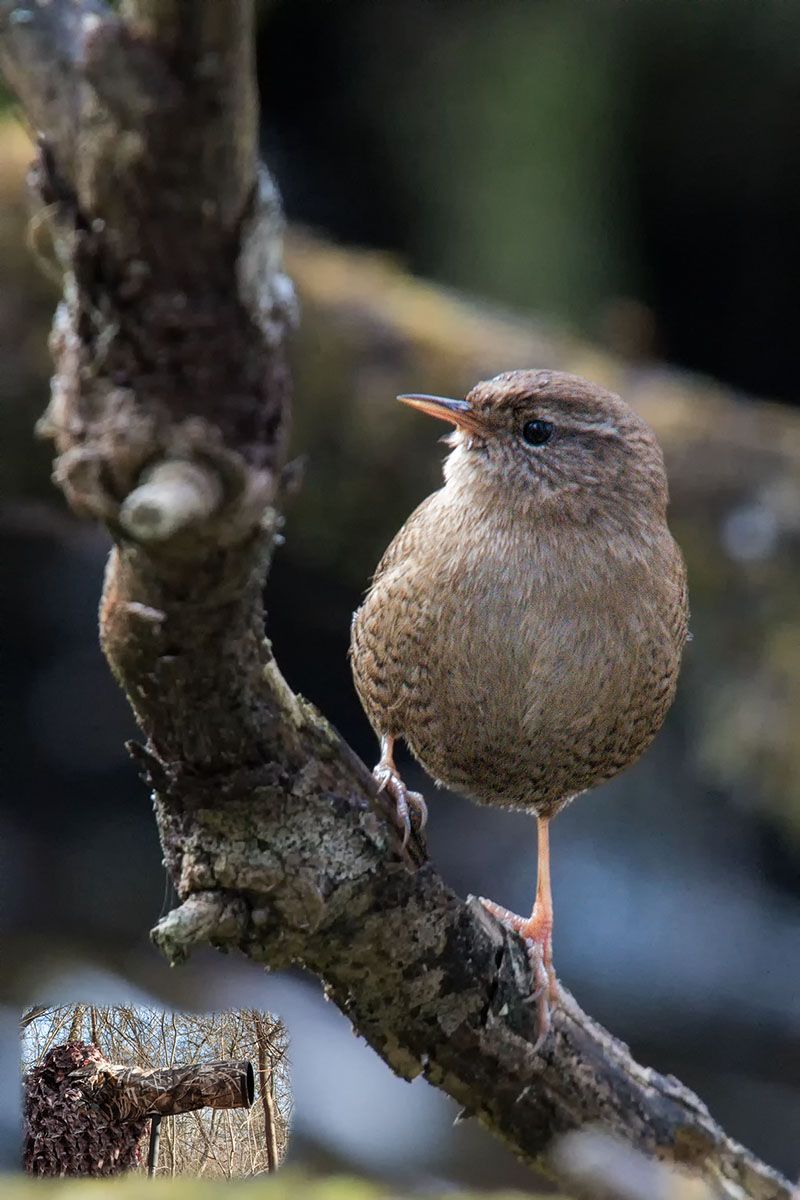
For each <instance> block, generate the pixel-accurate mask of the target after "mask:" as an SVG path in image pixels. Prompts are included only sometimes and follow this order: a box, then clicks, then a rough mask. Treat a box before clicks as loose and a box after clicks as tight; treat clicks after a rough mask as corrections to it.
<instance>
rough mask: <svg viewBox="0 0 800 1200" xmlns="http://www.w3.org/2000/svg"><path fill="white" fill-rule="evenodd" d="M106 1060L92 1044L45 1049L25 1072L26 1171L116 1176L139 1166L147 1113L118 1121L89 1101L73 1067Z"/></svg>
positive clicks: (41, 1173)
mask: <svg viewBox="0 0 800 1200" xmlns="http://www.w3.org/2000/svg"><path fill="white" fill-rule="evenodd" d="M104 1063H105V1059H104V1058H103V1055H102V1054H101V1053H100V1051H99V1050H98V1049H97V1047H96V1046H91V1045H88V1044H87V1043H85V1042H70V1043H68V1044H67V1045H65V1046H56V1047H54V1048H53V1049H52V1050H49V1051H48V1052H47V1054H46V1055H45V1057H44V1058H43V1059H42V1061H41V1063H40V1064H39V1066H37V1067H34V1068H33V1070H32V1071H30V1072H29V1073H28V1074H27V1076H26V1077H25V1100H24V1134H25V1145H24V1164H25V1170H26V1171H27V1172H28V1174H29V1175H39V1176H50V1175H98V1176H99V1175H119V1174H121V1173H122V1172H123V1171H129V1170H130V1169H131V1168H132V1167H136V1166H138V1165H139V1163H140V1162H141V1159H142V1151H141V1146H140V1142H141V1139H142V1136H143V1134H144V1133H145V1131H146V1129H147V1126H148V1121H147V1118H144V1117H142V1118H139V1119H138V1120H127V1121H120V1120H118V1119H116V1118H115V1116H113V1115H112V1114H111V1113H110V1112H109V1111H108V1110H107V1109H106V1108H105V1107H104V1106H103V1105H102V1103H99V1102H96V1101H92V1102H89V1101H87V1098H86V1095H85V1092H84V1090H83V1089H82V1088H81V1087H80V1086H78V1084H77V1082H76V1080H75V1077H74V1072H75V1071H79V1070H80V1069H81V1068H86V1067H92V1066H95V1065H97V1066H99V1065H100V1064H104Z"/></svg>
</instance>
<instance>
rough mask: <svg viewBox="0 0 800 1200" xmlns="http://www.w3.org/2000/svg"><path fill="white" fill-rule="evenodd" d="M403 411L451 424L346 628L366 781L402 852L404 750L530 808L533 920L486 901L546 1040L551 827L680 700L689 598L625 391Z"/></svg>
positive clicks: (499, 393) (426, 401)
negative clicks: (422, 490) (523, 963)
mask: <svg viewBox="0 0 800 1200" xmlns="http://www.w3.org/2000/svg"><path fill="white" fill-rule="evenodd" d="M398 398H399V399H400V400H402V401H403V402H404V403H406V404H409V405H411V406H412V407H414V408H417V409H419V410H420V411H422V412H424V413H428V414H430V415H431V416H434V417H439V418H441V419H443V420H446V421H449V422H452V424H453V426H454V427H455V428H454V430H453V432H452V433H451V434H450V435H449V436H448V438H447V439H446V440H447V441H448V443H449V445H450V447H451V450H450V453H449V454H448V456H447V459H446V461H445V466H444V479H445V482H444V486H443V487H442V488H440V489H439V490H438V491H436V492H434V493H433V494H432V495H431V496H428V498H427V499H426V500H423V502H422V504H420V506H419V507H418V508H417V509H416V510H415V511H414V512H413V513H412V514H411V516H410V517H409V518H408V520H407V521H406V523H405V524H404V525H403V527H402V528H401V530H400V532H399V533H398V534H397V536H396V537H395V538H394V540H393V541H392V542H391V544H390V545H389V547H388V549H387V550H386V552H385V554H384V555H383V558H382V559H381V561H380V563H379V564H378V567H377V570H376V572H375V575H374V578H373V581H372V585H371V587H370V588H369V591H368V592H367V595H366V598H365V600H364V603H363V605H362V606H361V608H360V609H359V610H358V612H357V613H356V614H355V616H354V618H353V625H352V638H351V649H350V653H351V661H352V668H353V675H354V679H355V684H356V689H357V691H358V694H359V697H360V699H361V702H362V704H363V706H364V709H365V711H366V713H367V716H368V717H369V720H370V722H371V724H372V726H373V728H374V730H375V732H376V734H377V735H378V737H379V738H380V743H381V757H380V762H379V763H378V765H377V767H376V768H375V776H376V778H377V780H378V783H379V787H380V788H381V789H385V791H386V793H387V795H389V796H390V797H391V800H392V804H393V806H394V808H395V810H396V813H397V819H398V822H399V823H400V825H401V827H402V828H403V831H404V839H407V837H408V835H409V832H410V829H411V816H412V814H413V815H414V816H415V817H416V818H417V823H418V824H419V825H421V826H422V825H424V823H425V819H426V815H427V810H426V807H425V803H424V801H423V799H422V797H421V796H420V795H418V794H417V793H414V792H410V791H408V789H407V788H406V787H405V785H404V784H403V781H402V780H401V778H400V776H399V775H398V772H397V769H396V767H395V763H394V754H393V751H394V744H395V742H396V741H397V739H398V738H402V739H404V740H405V742H406V743H407V745H408V747H409V749H410V750H411V752H412V754H413V755H414V757H415V758H416V759H418V761H419V762H420V763H421V764H422V766H423V767H424V768H425V769H426V771H428V772H429V774H431V775H432V776H433V777H434V779H435V780H436V782H437V783H439V784H443V785H444V786H446V787H448V788H452V789H454V790H455V791H458V792H461V793H463V794H465V795H467V796H469V797H471V798H472V799H474V800H477V801H478V802H479V803H481V804H490V805H498V806H500V807H504V808H515V809H525V810H527V811H530V812H532V813H534V814H535V816H536V818H537V822H538V879H537V886H536V898H535V903H534V906H533V911H532V913H531V915H530V917H528V918H522V917H519V916H517V915H515V914H513V913H510V912H509V911H508V910H507V909H504V908H501V907H500V906H499V905H496V904H493V903H492V902H491V901H486V900H485V901H484V904H486V906H487V908H488V909H489V910H490V911H491V912H492V913H493V914H494V916H496V917H497V918H498V919H499V920H501V921H503V922H504V923H505V924H507V925H508V926H510V927H511V928H513V929H515V930H516V931H517V932H519V933H520V934H521V935H522V937H523V938H524V939H526V941H527V942H528V945H529V950H530V957H531V963H532V968H533V972H534V988H533V990H532V995H533V996H535V997H536V998H537V1003H538V1015H539V1020H540V1035H539V1042H540V1043H541V1041H542V1040H543V1039H544V1037H545V1036H546V1034H547V1032H548V1030H549V1028H550V1003H551V1002H556V1001H557V999H558V995H559V990H558V982H557V979H556V975H555V972H554V969H553V959H552V927H553V911H552V900H551V891H550V860H549V822H550V820H551V819H552V818H553V817H554V816H555V815H556V814H557V813H558V812H559V811H560V810H561V809H562V808H563V807H564V806H565V805H566V804H568V803H569V802H570V801H571V800H573V799H574V798H575V797H576V796H578V795H579V794H580V793H582V792H584V791H586V790H587V789H588V788H591V787H594V786H595V784H598V783H601V782H602V781H603V780H607V779H611V778H612V777H613V776H615V775H617V774H618V773H619V772H620V771H622V770H624V768H625V767H627V766H629V765H630V764H631V763H633V762H634V761H635V760H636V759H637V758H639V756H640V755H641V754H642V752H643V751H644V750H645V748H646V747H647V746H648V745H649V743H650V742H651V741H652V739H653V737H654V736H655V734H656V733H657V732H658V730H659V728H660V727H661V724H662V722H663V720H664V717H665V715H666V712H667V710H668V708H669V706H670V704H671V703H672V700H673V697H674V694H675V687H676V683H677V678H678V670H679V667H680V661H681V654H682V651H683V647H684V643H685V641H686V636H687V620H688V605H687V592H686V571H685V567H684V562H683V558H682V555H681V552H680V550H679V548H678V546H677V545H676V543H675V541H674V540H673V538H672V535H671V534H670V531H669V528H668V526H667V479H666V472H665V469H664V458H663V455H662V452H661V449H660V447H659V444H658V442H657V440H656V437H655V434H654V433H653V431H652V429H651V428H650V427H649V425H648V424H647V423H646V422H645V421H644V420H643V419H642V418H641V417H640V416H638V415H637V414H636V413H635V412H634V411H633V409H632V408H630V407H629V406H628V405H627V404H626V403H625V402H624V401H623V400H622V399H620V397H619V396H616V395H614V394H612V393H611V392H608V391H606V390H605V389H604V388H602V387H599V386H597V385H596V384H593V383H590V382H588V381H587V380H585V379H581V378H579V377H578V376H575V375H567V374H564V373H561V372H558V371H542V370H524V371H508V372H506V373H505V374H503V375H498V376H497V377H496V378H495V379H491V380H489V381H488V382H484V383H479V384H477V385H476V387H474V388H473V389H472V391H471V392H469V394H468V395H467V397H466V399H464V400H448V399H444V398H442V397H438V396H427V395H404V396H400V397H398Z"/></svg>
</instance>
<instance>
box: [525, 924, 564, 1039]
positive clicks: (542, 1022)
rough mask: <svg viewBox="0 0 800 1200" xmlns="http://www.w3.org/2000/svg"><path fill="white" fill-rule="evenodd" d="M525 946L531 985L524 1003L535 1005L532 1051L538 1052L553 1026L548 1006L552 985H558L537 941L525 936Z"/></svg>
mask: <svg viewBox="0 0 800 1200" xmlns="http://www.w3.org/2000/svg"><path fill="white" fill-rule="evenodd" d="M525 946H526V948H527V951H528V962H529V963H530V965H531V973H532V975H533V987H532V989H531V991H530V993H529V994H528V995H527V996H526V997H525V1000H524V1003H525V1004H535V1005H536V1028H537V1030H538V1033H537V1037H536V1041H535V1042H534V1045H533V1053H534V1054H538V1053H539V1051H540V1050H541V1048H542V1046H543V1045H544V1044H545V1042H546V1041H547V1039H548V1037H549V1035H550V1032H551V1030H552V1028H553V1013H552V1009H551V1007H550V999H551V996H552V993H553V987H554V986H556V987H557V986H558V985H557V984H555V985H554V982H553V981H554V979H555V976H554V975H552V973H551V972H548V970H547V967H546V966H545V964H544V955H543V954H542V948H541V946H540V945H539V943H538V942H535V941H533V939H532V938H525Z"/></svg>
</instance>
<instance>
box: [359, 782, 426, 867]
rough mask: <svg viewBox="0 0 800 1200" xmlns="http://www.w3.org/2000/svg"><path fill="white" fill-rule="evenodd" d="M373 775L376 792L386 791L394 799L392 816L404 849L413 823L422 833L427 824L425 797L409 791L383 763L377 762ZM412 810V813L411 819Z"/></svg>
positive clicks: (412, 828)
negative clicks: (400, 835)
mask: <svg viewBox="0 0 800 1200" xmlns="http://www.w3.org/2000/svg"><path fill="white" fill-rule="evenodd" d="M373 775H374V777H375V781H376V783H377V785H378V794H379V795H380V793H381V792H386V795H387V796H390V797H391V799H392V800H393V801H394V816H395V820H396V821H397V824H398V826H399V827H400V830H401V831H402V834H403V849H405V848H406V846H407V845H408V840H409V838H410V837H411V834H412V832H413V830H414V825H415V824H416V826H417V830H418V832H419V833H422V831H423V830H424V828H425V826H426V825H427V824H428V806H427V804H426V803H425V798H424V797H423V796H422V795H421V794H420V793H419V792H412V791H410V790H409V789H408V788H407V787H406V785H405V784H404V783H403V781H402V779H401V778H400V776H399V775H398V774H397V771H395V770H393V769H392V768H391V767H389V766H387V765H385V764H384V763H378V765H377V767H376V768H375V770H374V771H373ZM412 812H413V814H414V820H413V821H412Z"/></svg>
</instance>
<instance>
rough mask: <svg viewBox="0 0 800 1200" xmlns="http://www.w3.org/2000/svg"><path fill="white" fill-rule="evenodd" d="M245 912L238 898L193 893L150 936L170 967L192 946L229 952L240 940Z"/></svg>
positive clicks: (179, 961)
mask: <svg viewBox="0 0 800 1200" xmlns="http://www.w3.org/2000/svg"><path fill="white" fill-rule="evenodd" d="M247 925H248V909H247V905H246V904H245V902H244V900H243V899H242V898H241V897H240V896H235V895H226V894H225V893H224V892H196V893H195V894H194V895H193V896H189V897H188V899H186V900H184V902H183V904H181V905H180V907H179V908H175V909H173V910H172V912H170V913H167V915H166V917H163V918H162V920H160V921H159V922H158V924H157V925H156V927H155V928H154V929H153V930H152V932H151V934H150V936H151V938H152V940H153V942H154V944H155V945H156V946H158V948H159V950H160V951H161V952H162V954H164V955H165V957H166V958H167V959H168V961H169V962H170V963H171V964H172V965H173V966H175V965H177V964H178V963H181V962H184V961H185V959H187V958H188V957H189V955H190V953H191V952H192V950H193V949H194V948H195V946H198V945H203V944H207V945H210V946H214V947H216V949H218V950H229V949H231V948H232V947H234V946H237V945H238V944H239V943H240V942H242V941H243V940H244V937H245V933H246V931H247Z"/></svg>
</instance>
